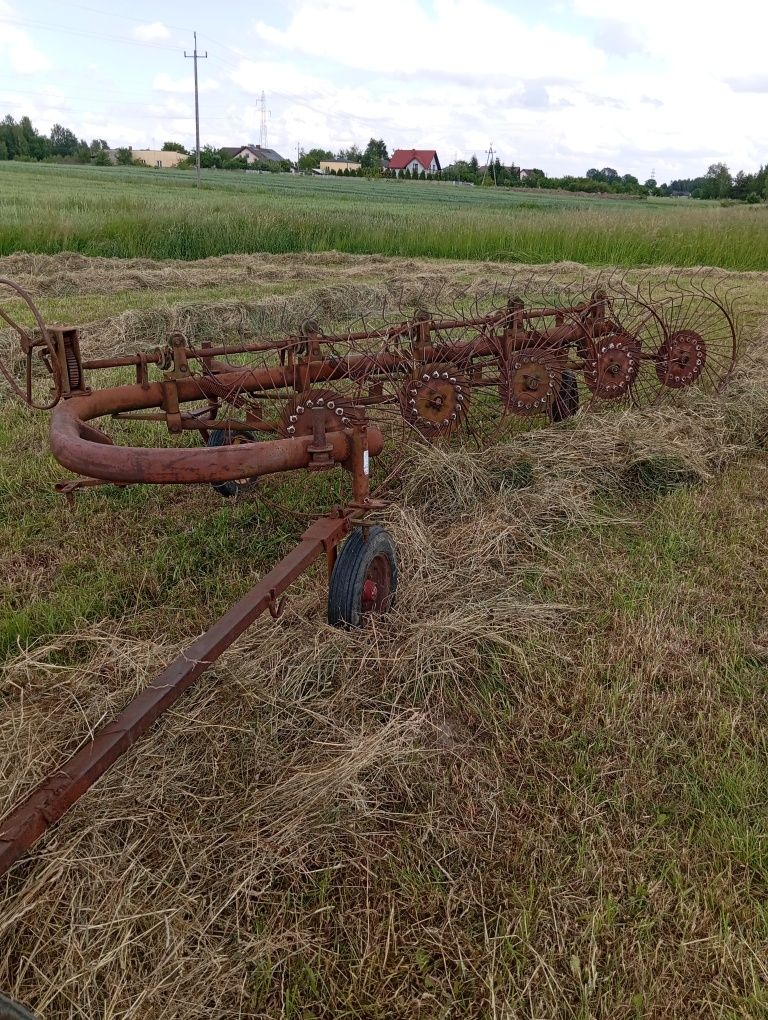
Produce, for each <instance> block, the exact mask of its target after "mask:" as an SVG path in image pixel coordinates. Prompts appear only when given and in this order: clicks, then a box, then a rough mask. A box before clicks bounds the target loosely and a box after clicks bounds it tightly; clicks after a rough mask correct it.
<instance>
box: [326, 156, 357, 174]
mask: <svg viewBox="0 0 768 1020" xmlns="http://www.w3.org/2000/svg"><path fill="white" fill-rule="evenodd" d="M359 169H360V163H352V162H350V160H348V159H321V160H320V166H319V167H318V170H319V171H320V173H321V174H335V173H338V171H339V170H341V172H342V173H344V171H345V170H350V171H352V170H359Z"/></svg>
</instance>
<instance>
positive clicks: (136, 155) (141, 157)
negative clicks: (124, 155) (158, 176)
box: [131, 149, 187, 170]
mask: <svg viewBox="0 0 768 1020" xmlns="http://www.w3.org/2000/svg"><path fill="white" fill-rule="evenodd" d="M131 155H132V156H133V161H134V163H137V162H139V161H141V162H142V163H146V164H147V166H154V167H160V168H162V169H165V170H169V169H172V168H173V167H175V166H178V165H179V163H180V162H181V161H182V159H187V156H186V155H185V154H184V153H183V152H165V150H163V149H133V150H132V151H131Z"/></svg>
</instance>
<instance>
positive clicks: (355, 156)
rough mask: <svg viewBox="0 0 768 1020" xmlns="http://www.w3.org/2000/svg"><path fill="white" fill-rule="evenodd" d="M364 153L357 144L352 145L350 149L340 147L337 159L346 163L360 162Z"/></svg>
mask: <svg viewBox="0 0 768 1020" xmlns="http://www.w3.org/2000/svg"><path fill="white" fill-rule="evenodd" d="M362 158H363V154H362V152H361V151H360V149H359V147H358V146H357V145H350V147H349V148H348V149H339V151H338V152H337V153H336V159H338V160H339V161H340V162H345V163H359V162H360V160H361V159H362Z"/></svg>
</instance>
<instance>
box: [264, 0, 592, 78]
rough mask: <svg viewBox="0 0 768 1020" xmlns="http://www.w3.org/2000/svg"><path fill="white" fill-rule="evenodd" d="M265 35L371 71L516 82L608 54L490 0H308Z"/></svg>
mask: <svg viewBox="0 0 768 1020" xmlns="http://www.w3.org/2000/svg"><path fill="white" fill-rule="evenodd" d="M255 31H256V34H257V36H258V37H259V38H260V39H261V40H262V41H263V42H267V43H270V44H271V45H273V46H275V47H277V48H279V49H282V50H284V51H289V52H291V51H292V52H299V53H304V54H307V55H311V56H314V57H321V58H323V59H326V60H331V61H333V62H335V63H337V64H340V65H343V66H346V67H350V68H354V69H357V70H361V71H365V72H367V73H368V74H372V73H376V74H391V75H393V76H395V75H398V76H400V75H414V74H419V75H422V76H428V75H429V74H430V73H431V72H435V73H438V74H441V75H442V74H444V73H445V72H446V71H448V72H451V73H454V74H455V73H457V72H460V73H464V74H468V73H469V74H471V73H476V74H497V73H498V72H499V71H502V70H503V71H506V72H507V73H508V74H509V75H510V76H514V77H515V78H518V79H519V78H532V77H533V78H541V77H547V76H549V75H557V76H558V77H560V78H564V77H574V76H580V75H581V73H582V72H583V68H584V67H585V66H591V67H599V66H601V65H602V64H604V63H605V59H606V58H605V55H604V54H603V53H602V52H601V51H600V50H599V49H598V48H597V47H595V46H593V45H591V44H590V43H588V42H587V41H586V40H585V39H581V38H578V37H575V36H573V35H568V34H567V33H566V32H564V31H561V30H559V29H557V28H550V27H548V26H546V25H543V24H541V23H539V24H537V25H533V26H532V25H528V24H526V23H525V22H524V21H523V20H522V19H521V18H519V17H517V16H516V15H515V14H513V13H511V12H510V11H508V10H502V9H501V8H500V7H498V6H496V5H495V4H493V3H490V2H488V0H434V2H433V4H432V8H431V12H428V11H427V10H425V9H424V8H423V7H421V6H419V5H418V4H415V3H413V2H412V0H387V2H386V3H371V2H370V0H303V2H300V3H299V5H298V6H297V8H296V10H295V13H294V15H293V17H292V18H291V21H290V22H289V24H288V26H287V27H286V28H285V29H279V28H275V27H273V26H271V25H269V24H266V23H265V22H263V21H259V22H257V23H256V25H255Z"/></svg>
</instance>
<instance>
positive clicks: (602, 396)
mask: <svg viewBox="0 0 768 1020" xmlns="http://www.w3.org/2000/svg"><path fill="white" fill-rule="evenodd" d="M590 354H591V356H588V357H587V358H586V359H585V368H584V382H585V383H586V384H587V386H588V387H589V389H590V391H591V392H592V393H593V395H594V396H595V397H597V398H598V400H617V399H618V398H620V397H626V396H627V395H628V394H629V393H630V392H631V390H632V386H633V384H634V381H635V379H636V378H637V374H638V371H639V369H640V343H639V341H638V340H637V338H636V337H633V336H630V334H629V333H620V334H616V335H613V336H611V337H610V338H609V337H605V338H602V339H598V340H596V341H594V342H593V350H592V351H591V352H590Z"/></svg>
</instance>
